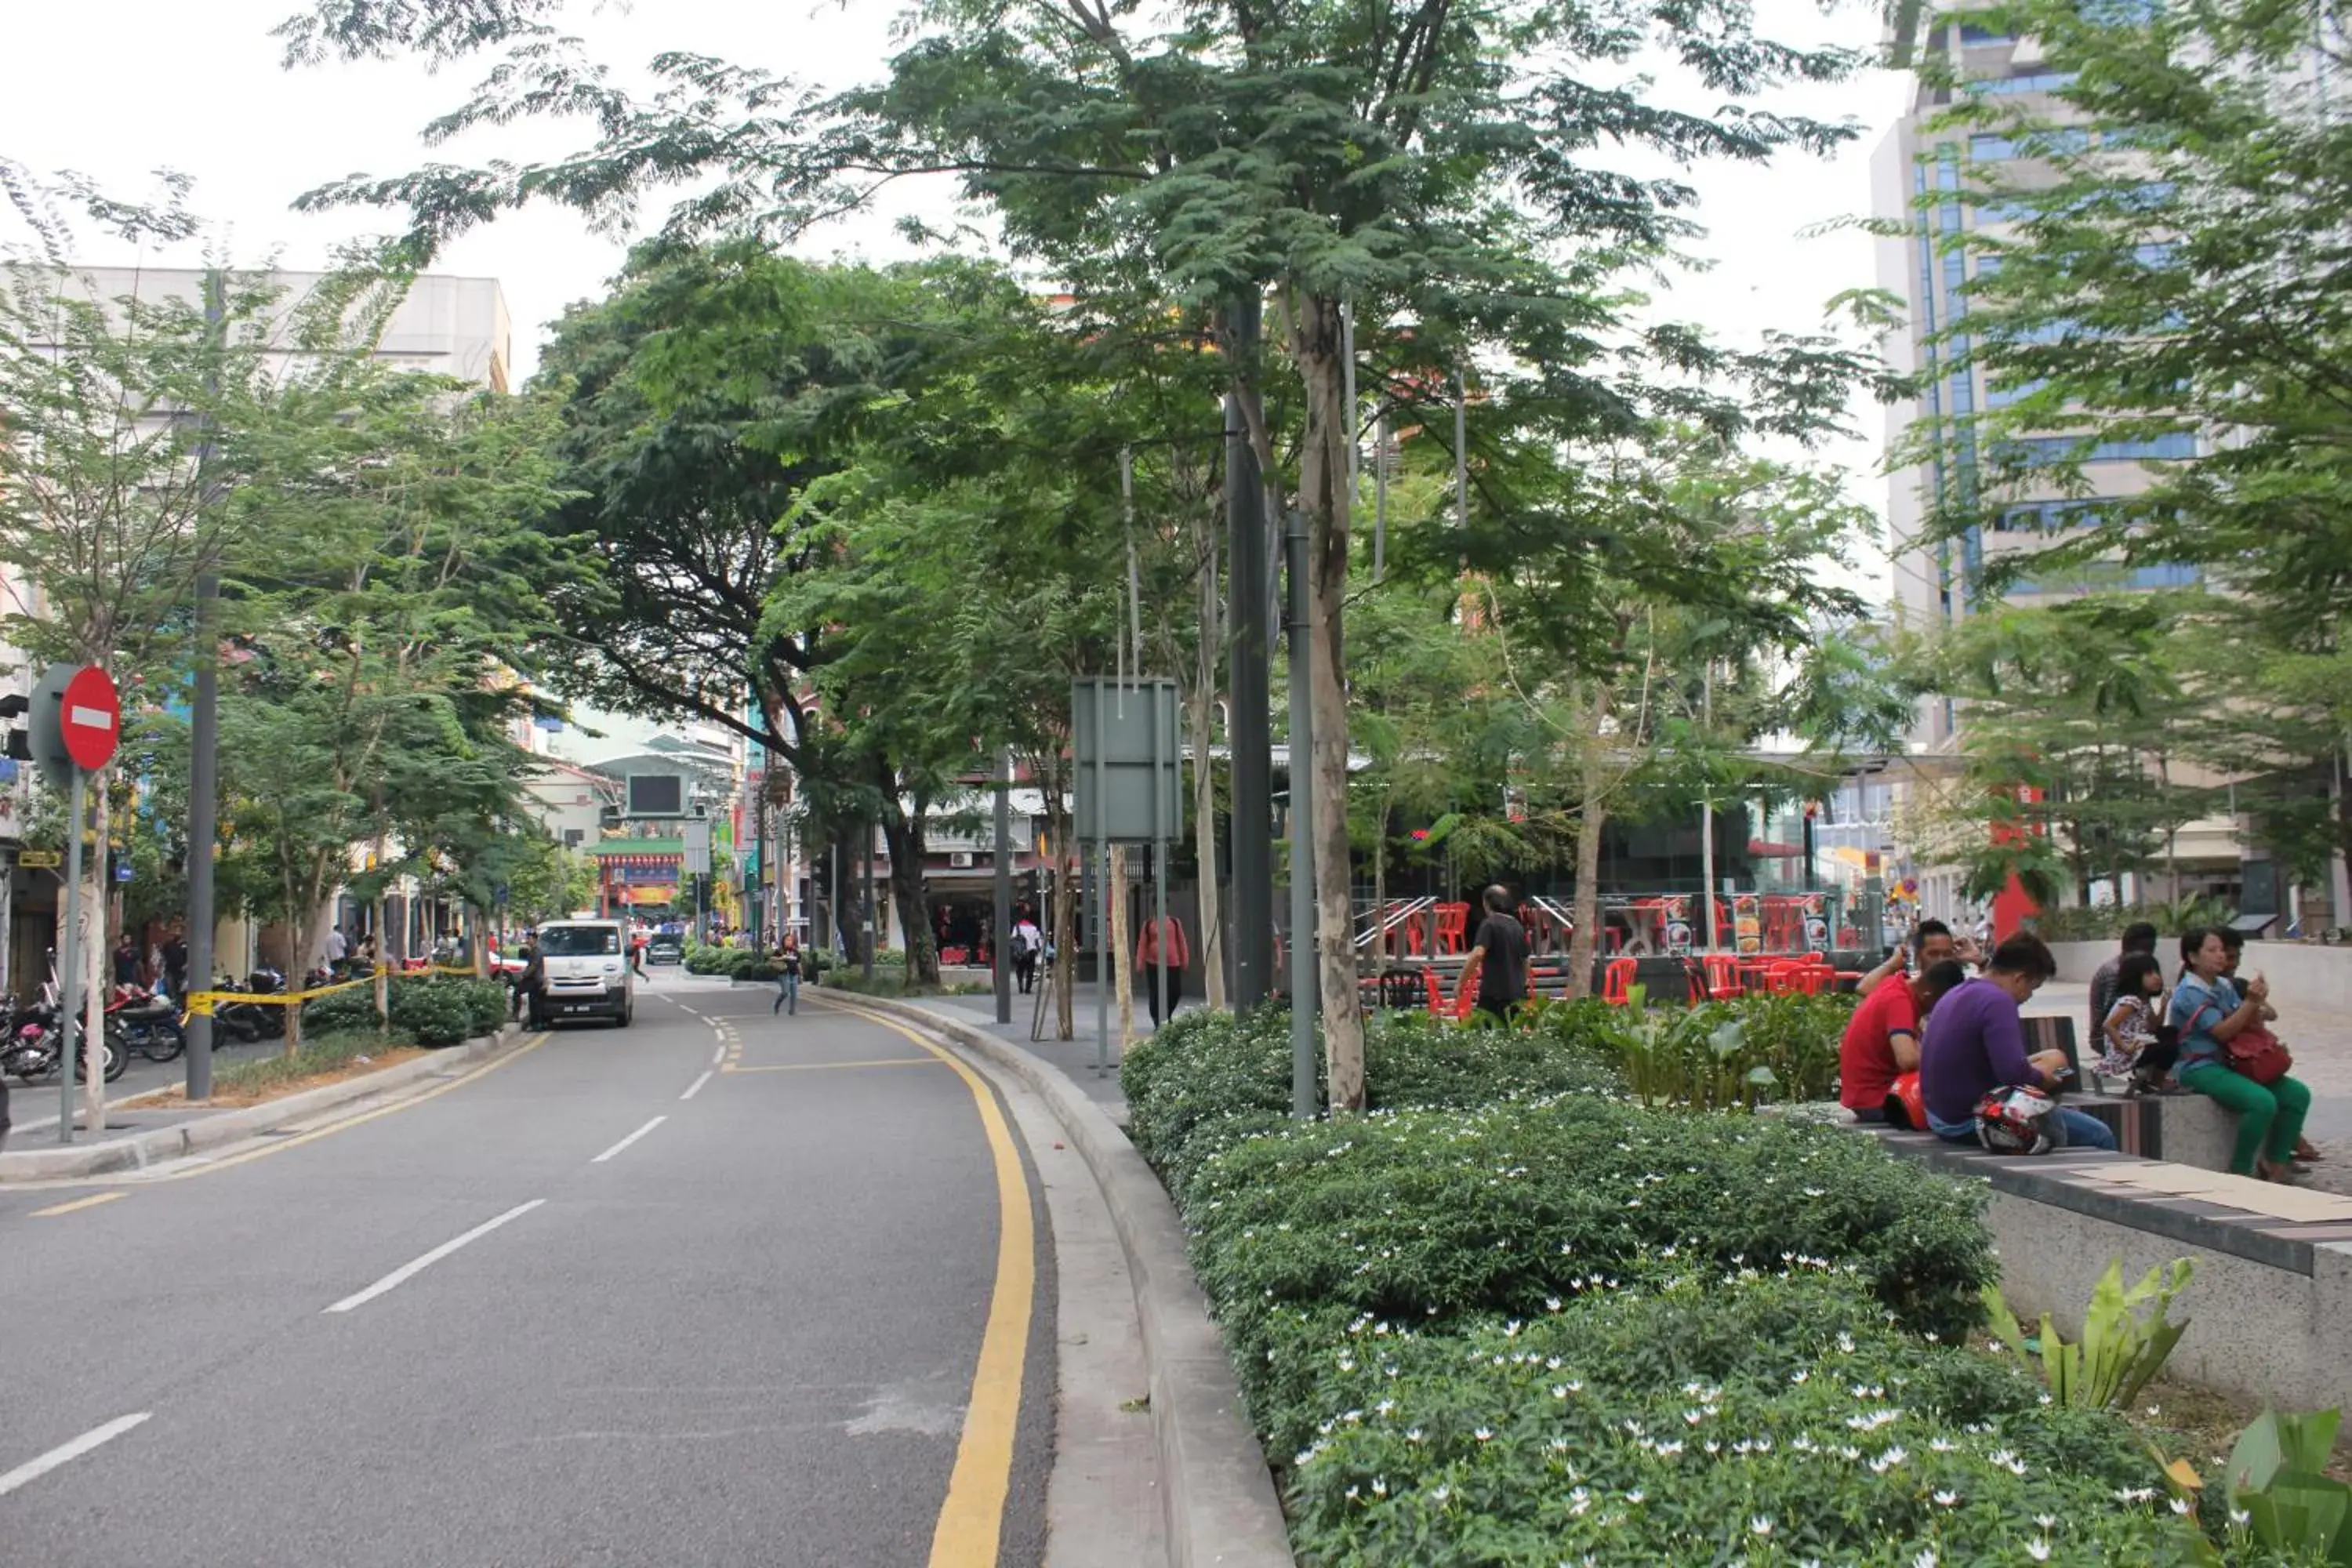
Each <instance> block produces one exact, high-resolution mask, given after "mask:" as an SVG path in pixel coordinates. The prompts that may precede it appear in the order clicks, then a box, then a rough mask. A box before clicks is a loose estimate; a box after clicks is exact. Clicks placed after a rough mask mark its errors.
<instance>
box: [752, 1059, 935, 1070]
mask: <svg viewBox="0 0 2352 1568" xmlns="http://www.w3.org/2000/svg"><path fill="white" fill-rule="evenodd" d="M939 1065H940V1064H939V1062H938V1061H937V1060H936V1059H935V1058H930V1057H877V1058H873V1059H872V1060H870V1061H857V1062H785V1063H783V1064H782V1065H781V1066H765V1067H753V1068H720V1069H719V1070H720V1071H722V1072H830V1071H832V1070H833V1069H834V1068H935V1067H937V1066H939Z"/></svg>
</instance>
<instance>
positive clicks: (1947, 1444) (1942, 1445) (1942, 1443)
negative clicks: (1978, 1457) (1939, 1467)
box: [1927, 1437, 1959, 1454]
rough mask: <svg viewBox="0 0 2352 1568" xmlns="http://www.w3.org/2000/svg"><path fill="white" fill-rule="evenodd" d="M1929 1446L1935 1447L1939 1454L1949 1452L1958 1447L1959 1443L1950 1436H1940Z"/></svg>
mask: <svg viewBox="0 0 2352 1568" xmlns="http://www.w3.org/2000/svg"><path fill="white" fill-rule="evenodd" d="M1927 1447H1930V1448H1933V1449H1934V1450H1935V1451H1936V1452H1937V1453H1938V1454H1948V1453H1951V1452H1952V1451H1953V1450H1955V1449H1957V1448H1958V1447H1959V1445H1958V1443H1955V1442H1953V1441H1952V1440H1951V1439H1950V1438H1949V1437H1938V1438H1937V1439H1936V1440H1935V1441H1934V1442H1932V1443H1930V1444H1928V1445H1927Z"/></svg>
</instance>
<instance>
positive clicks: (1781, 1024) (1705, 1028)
mask: <svg viewBox="0 0 2352 1568" xmlns="http://www.w3.org/2000/svg"><path fill="white" fill-rule="evenodd" d="M1853 1007H1854V999H1853V997H1852V996H1850V995H1841V994H1835V993H1824V994H1822V995H1819V996H1807V995H1803V994H1790V995H1782V996H1743V997H1740V998H1739V999H1738V1000H1737V1001H1730V1002H1709V1003H1706V1004H1704V1005H1700V1006H1696V1007H1684V1006H1680V1005H1673V1006H1664V1007H1649V1006H1645V1007H1612V1006H1610V1005H1606V1004H1604V1003H1602V1002H1600V1001H1598V1000H1596V999H1593V998H1589V997H1588V998H1586V999H1584V1000H1581V1001H1577V1002H1567V1003H1554V1004H1551V1005H1548V1006H1542V1007H1538V1008H1535V1009H1533V1010H1531V1014H1530V1016H1529V1018H1528V1026H1530V1027H1532V1028H1533V1029H1534V1030H1535V1031H1536V1032H1537V1033H1538V1034H1542V1035H1549V1037H1552V1038H1554V1039H1557V1040H1559V1041H1560V1042H1561V1043H1563V1044H1566V1045H1570V1046H1572V1047H1577V1048H1579V1049H1580V1050H1582V1051H1585V1052H1587V1053H1589V1054H1591V1055H1595V1056H1598V1057H1600V1058H1602V1059H1603V1060H1606V1061H1608V1062H1610V1063H1612V1065H1614V1066H1615V1068H1617V1070H1618V1071H1619V1072H1620V1073H1621V1074H1622V1076H1623V1078H1624V1079H1625V1082H1626V1085H1627V1087H1628V1088H1629V1089H1632V1090H1633V1093H1634V1094H1636V1095H1638V1096H1639V1097H1640V1098H1641V1099H1642V1100H1643V1102H1644V1103H1648V1104H1661V1103H1665V1104H1675V1105H1688V1106H1694V1107H1697V1108H1699V1109H1702V1110H1720V1109H1724V1108H1727V1107H1730V1106H1739V1107H1743V1108H1747V1107H1753V1106H1755V1105H1758V1104H1761V1103H1768V1102H1774V1101H1796V1100H1828V1099H1831V1098H1832V1097H1833V1096H1834V1095H1835V1094H1836V1092H1837V1081H1838V1041H1839V1037H1841V1036H1843V1034H1844V1033H1845V1026H1846V1023H1847V1021H1848V1020H1849V1019H1851V1018H1852V1017H1853Z"/></svg>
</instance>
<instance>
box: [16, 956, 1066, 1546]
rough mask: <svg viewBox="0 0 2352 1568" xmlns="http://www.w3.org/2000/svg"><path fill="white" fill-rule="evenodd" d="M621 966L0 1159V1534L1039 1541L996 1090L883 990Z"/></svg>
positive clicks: (1037, 1397) (1040, 1437)
mask: <svg viewBox="0 0 2352 1568" xmlns="http://www.w3.org/2000/svg"><path fill="white" fill-rule="evenodd" d="M689 1009H690V1010H691V1011H689ZM862 1064H887V1065H862ZM779 1069H781V1070H779ZM456 1071H457V1069H454V1068H453V1074H454V1073H455V1072H456ZM706 1075H708V1076H706ZM989 1104H990V1106H991V1107H993V1105H994V1101H993V1100H990V1101H989ZM656 1119H659V1120H658V1121H656ZM992 1140H993V1141H992ZM92 1200H95V1201H92ZM74 1205H80V1206H74ZM44 1211H47V1212H44ZM1024 1226H1026V1227H1028V1228H1029V1229H1030V1231H1031V1234H1032V1236H1033V1237H1034V1239H1033V1242H1032V1245H1031V1246H1029V1247H1026V1248H1023V1247H1020V1246H1019V1245H1018V1244H1017V1243H1018V1238H1019V1237H1020V1235H1021V1233H1022V1229H1023V1228H1024ZM1006 1238H1011V1239H1010V1240H1006ZM1001 1240H1006V1244H1005V1246H1004V1247H1003V1248H1002V1249H1001V1248H1000V1241H1001ZM1001 1250H1002V1253H1003V1256H1000V1251H1001ZM1051 1268H1052V1249H1051V1246H1050V1240H1049V1237H1048V1236H1047V1234H1046V1226H1045V1206H1044V1205H1043V1203H1042V1202H1040V1201H1038V1199H1037V1197H1036V1194H1035V1191H1034V1176H1033V1175H1032V1174H1031V1173H1029V1171H1028V1163H1027V1158H1026V1153H1025V1151H1024V1150H1022V1149H1021V1147H1020V1145H1019V1142H1018V1132H1017V1131H1013V1130H1012V1129H1011V1126H1010V1119H1009V1118H1003V1119H1001V1120H999V1121H997V1122H996V1124H995V1128H994V1129H993V1130H992V1126H991V1123H990V1121H989V1119H988V1118H986V1117H985V1116H984V1115H983V1111H982V1104H981V1101H980V1100H978V1099H976V1098H975V1094H974V1090H973V1089H972V1087H971V1082H969V1081H968V1080H967V1079H965V1078H964V1077H962V1076H961V1074H960V1073H959V1072H957V1071H956V1070H955V1069H954V1068H950V1066H947V1065H945V1064H943V1063H942V1062H940V1060H938V1059H937V1058H933V1057H931V1056H930V1055H929V1054H928V1053H926V1052H925V1051H923V1050H922V1049H920V1048H919V1047H917V1046H916V1045H915V1044H913V1043H912V1042H910V1041H909V1040H908V1038H907V1037H903V1036H901V1035H899V1034H898V1033H896V1032H895V1031H893V1030H891V1029H889V1028H887V1027H886V1026H882V1025H879V1024H876V1023H871V1022H867V1021H866V1020H863V1019H856V1018H850V1017H846V1016H840V1015H835V1014H830V1013H824V1012H820V1011H817V1010H815V1009H814V1008H813V1007H806V1006H804V1007H803V1012H802V1015H801V1016H800V1017H798V1018H792V1019H776V1020H772V1019H771V1018H770V1016H769V1014H768V993H766V992H765V991H763V990H760V989H756V988H752V987H741V988H735V989H730V988H727V987H725V986H723V985H719V984H716V983H711V982H706V981H699V980H688V979H686V978H685V977H683V976H677V975H676V973H675V972H671V973H665V974H664V975H663V976H662V977H661V979H660V980H659V981H657V982H656V984H655V985H653V986H652V987H650V988H648V989H646V990H643V991H641V992H640V1002H639V1005H638V1011H637V1021H636V1024H635V1026H634V1027H633V1028H630V1029H627V1030H605V1029H598V1028H582V1029H575V1030H563V1031H559V1032H558V1033H556V1034H555V1035H553V1036H552V1037H551V1038H549V1039H548V1041H547V1042H546V1043H545V1044H543V1045H541V1046H539V1047H535V1048H533V1049H530V1050H529V1051H527V1052H525V1053H523V1054H521V1055H519V1056H515V1057H511V1058H505V1059H504V1060H503V1061H502V1062H501V1063H500V1064H499V1065H497V1066H494V1067H493V1068H491V1069H490V1070H489V1071H488V1072H487V1073H485V1074H483V1075H481V1076H479V1077H478V1078H469V1079H464V1080H463V1081H459V1080H457V1079H455V1078H454V1077H453V1080H452V1087H448V1088H446V1089H445V1090H444V1091H442V1092H439V1093H436V1094H435V1095H434V1096H433V1097H432V1098H430V1099H427V1100H422V1101H419V1102H415V1103H411V1104H409V1105H407V1106H405V1107H404V1108H403V1109H400V1110H394V1111H391V1112H389V1113H386V1114H383V1115H379V1116H375V1117H373V1118H372V1119H369V1120H366V1121H361V1122H358V1123H355V1124H352V1125H349V1126H346V1127H343V1128H341V1130H338V1131H328V1132H325V1133H324V1134H322V1135H316V1136H306V1137H304V1138H300V1139H289V1140H281V1141H279V1142H275V1143H269V1142H265V1143H264V1144H262V1145H260V1146H259V1147H258V1148H257V1149H256V1150H254V1151H251V1152H247V1153H243V1154H231V1155H229V1156H228V1157H225V1158H217V1159H215V1160H214V1161H212V1162H211V1163H206V1164H198V1165H189V1166H183V1167H180V1168H177V1169H173V1170H169V1171H166V1172H164V1173H163V1179H149V1180H146V1181H142V1182H138V1183H131V1184H117V1185H98V1184H91V1185H84V1186H79V1187H75V1188H70V1189H50V1190H47V1191H40V1192H31V1191H24V1190H6V1191H0V1322H5V1323H7V1324H9V1325H11V1326H12V1327H13V1329H14V1330H15V1333H14V1336H13V1338H14V1348H13V1352H12V1353H11V1354H10V1355H9V1356H8V1358H7V1359H6V1362H5V1373H0V1565H5V1568H16V1565H18V1564H40V1565H41V1568H125V1565H127V1564H139V1565H141V1568H151V1565H152V1568H166V1565H179V1564H186V1565H188V1568H221V1565H226V1564H253V1565H256V1568H265V1565H275V1564H281V1563H283V1564H289V1565H291V1564H336V1565H351V1568H373V1565H376V1564H382V1565H383V1568H439V1565H444V1564H446V1565H451V1568H459V1565H462V1568H492V1565H495V1568H591V1565H596V1568H604V1565H613V1568H652V1565H667V1564H695V1565H709V1568H719V1565H731V1564H743V1565H746V1568H751V1565H761V1568H772V1565H777V1564H786V1565H791V1564H809V1565H812V1568H814V1565H824V1568H860V1565H865V1564H874V1565H877V1568H880V1565H886V1564H887V1565H897V1564H929V1565H934V1568H982V1565H984V1564H992V1563H1002V1564H1020V1565H1024V1568H1025V1565H1028V1564H1033V1563H1037V1562H1039V1560H1040V1558H1041V1556H1042V1552H1043V1546H1044V1532H1045V1475H1046V1471H1047V1468H1048V1466H1049V1464H1050V1461H1051V1454H1050V1451H1049V1450H1050V1444H1051V1438H1052V1412H1051V1404H1052V1390H1053V1382H1054V1363H1053V1355H1054V1348H1053V1336H1052V1332H1051V1325H1052V1321H1053V1302H1054V1294H1053V1288H1054V1281H1053V1277H1052V1272H1051ZM1024 1283H1032V1284H1034V1293H1033V1295H1032V1296H1030V1297H1028V1298H1025V1299H1024V1298H1023V1296H1022V1294H1021V1292H1020V1290H1019V1289H1018V1287H1019V1286H1020V1285H1022V1284H1024ZM45 1323H46V1324H55V1325H58V1331H54V1332H51V1331H37V1329H36V1328H35V1325H39V1324H45ZM984 1340H985V1345H984V1344H983V1342H984ZM968 1406H969V1407H970V1411H971V1419H970V1421H969V1422H967V1407H968ZM134 1417H137V1418H140V1419H137V1420H136V1421H135V1423H134V1422H133V1420H132V1418H134ZM951 1478H952V1485H951ZM943 1513H944V1515H945V1516H946V1517H947V1518H948V1520H949V1521H950V1524H949V1526H948V1527H945V1528H943V1527H942V1525H941V1522H940V1521H941V1520H942V1516H943ZM992 1536H993V1537H994V1539H993V1540H991V1537H992Z"/></svg>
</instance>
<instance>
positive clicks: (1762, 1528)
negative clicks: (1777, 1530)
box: [1748, 1513, 1772, 1535]
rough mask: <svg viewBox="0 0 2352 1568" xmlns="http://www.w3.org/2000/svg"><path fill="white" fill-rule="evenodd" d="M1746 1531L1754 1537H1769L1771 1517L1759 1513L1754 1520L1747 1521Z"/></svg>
mask: <svg viewBox="0 0 2352 1568" xmlns="http://www.w3.org/2000/svg"><path fill="white" fill-rule="evenodd" d="M1748 1531H1749V1533H1751V1534H1754V1535H1769V1534H1771V1533H1772V1516H1771V1515H1770V1514H1766V1513H1759V1514H1758V1515H1757V1516H1756V1517H1755V1518H1753V1519H1751V1520H1749V1521H1748Z"/></svg>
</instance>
